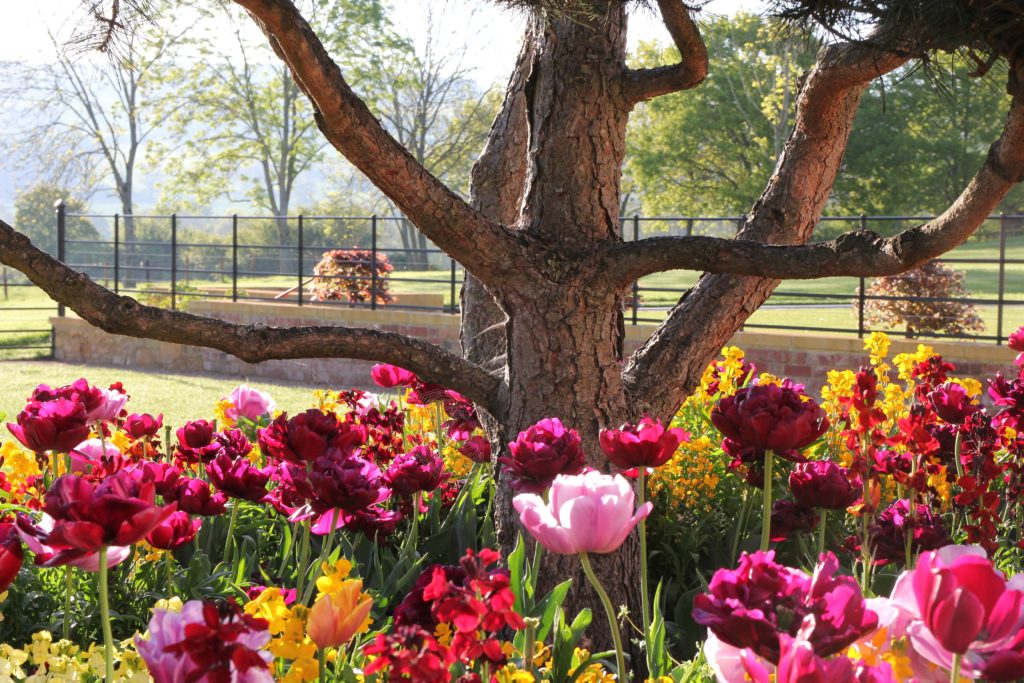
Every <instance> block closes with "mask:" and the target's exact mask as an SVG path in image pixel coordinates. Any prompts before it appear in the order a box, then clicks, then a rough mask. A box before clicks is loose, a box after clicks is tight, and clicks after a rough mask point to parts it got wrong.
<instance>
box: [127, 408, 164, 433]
mask: <svg viewBox="0 0 1024 683" xmlns="http://www.w3.org/2000/svg"><path fill="white" fill-rule="evenodd" d="M163 426H164V416H163V415H157V416H156V417H153V416H152V415H150V414H149V413H132V414H131V415H129V416H128V417H126V418H125V419H124V430H125V431H126V432H127V433H128V436H130V437H132V438H133V439H142V438H145V437H153V436H156V435H157V434H158V433H159V432H160V428H161V427H163Z"/></svg>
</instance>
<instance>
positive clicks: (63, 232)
mask: <svg viewBox="0 0 1024 683" xmlns="http://www.w3.org/2000/svg"><path fill="white" fill-rule="evenodd" d="M53 208H54V209H56V210H57V260H58V261H60V262H61V263H64V247H65V243H66V242H67V216H66V211H67V207H66V206H65V205H64V200H63V199H58V200H57V202H56V203H55V204H54V205H53ZM57 315H58V316H60V317H61V318H63V317H64V304H57Z"/></svg>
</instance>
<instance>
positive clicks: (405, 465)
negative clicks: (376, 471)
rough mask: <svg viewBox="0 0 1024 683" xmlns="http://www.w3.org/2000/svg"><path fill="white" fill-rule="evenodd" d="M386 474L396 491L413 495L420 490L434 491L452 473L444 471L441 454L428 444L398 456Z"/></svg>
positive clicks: (400, 493) (404, 494)
mask: <svg viewBox="0 0 1024 683" xmlns="http://www.w3.org/2000/svg"><path fill="white" fill-rule="evenodd" d="M384 476H385V478H386V479H387V481H388V483H390V484H391V489H392V490H393V491H394V492H395V493H397V494H398V495H400V496H411V495H412V494H414V493H417V492H419V491H433V490H434V489H436V488H437V487H438V486H440V485H441V484H443V483H444V482H445V480H447V479H448V477H449V476H450V475H449V474H448V473H447V472H445V471H444V461H443V460H442V459H441V456H439V455H438V454H437V453H435V452H434V451H432V450H430V449H429V448H427V447H426V446H416V447H415V448H413V449H412V450H411V451H409V452H408V453H403V454H401V455H399V456H398V457H396V458H395V459H394V461H392V463H391V466H390V467H388V471H387V473H385V475H384Z"/></svg>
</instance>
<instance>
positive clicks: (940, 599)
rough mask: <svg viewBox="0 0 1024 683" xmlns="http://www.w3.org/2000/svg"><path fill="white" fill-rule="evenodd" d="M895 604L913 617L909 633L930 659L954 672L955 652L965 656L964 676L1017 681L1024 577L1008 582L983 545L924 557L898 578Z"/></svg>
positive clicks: (1023, 626)
mask: <svg viewBox="0 0 1024 683" xmlns="http://www.w3.org/2000/svg"><path fill="white" fill-rule="evenodd" d="M892 601H893V603H894V604H895V605H897V606H898V607H900V608H901V609H904V610H906V611H907V612H908V613H909V614H910V615H911V617H912V618H913V621H912V622H911V623H910V625H909V626H908V627H907V633H908V634H909V635H910V641H911V643H912V645H913V647H914V649H915V650H916V651H917V652H918V653H919V654H920V655H921V656H922V657H924V658H925V659H927V660H928V661H930V662H932V663H933V664H937V665H939V666H941V667H944V668H946V669H950V668H952V665H953V655H954V653H956V654H960V655H963V660H962V669H961V671H962V673H963V675H964V676H968V677H971V678H983V679H985V680H991V681H1012V680H1016V679H1017V678H1019V675H1018V674H1019V673H1020V671H1021V668H1020V667H1021V666H1022V665H1024V656H1022V652H1021V649H1022V647H1021V646H1022V644H1024V574H1018V575H1017V576H1015V577H1013V578H1012V579H1010V580H1009V581H1007V580H1006V577H1005V576H1004V575H1003V573H1002V572H1000V571H999V570H997V569H996V568H995V567H994V566H993V564H992V561H991V560H989V559H988V558H987V557H986V556H985V551H984V550H983V549H982V548H981V547H980V546H963V545H951V546H946V547H945V548H941V549H939V550H935V551H931V552H925V553H922V554H921V557H920V559H919V561H918V565H917V568H916V569H914V570H912V571H908V572H904V573H903V574H902V575H900V577H899V579H897V581H896V586H895V587H894V588H893V593H892Z"/></svg>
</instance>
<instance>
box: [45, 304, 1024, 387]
mask: <svg viewBox="0 0 1024 683" xmlns="http://www.w3.org/2000/svg"><path fill="white" fill-rule="evenodd" d="M189 310H190V312H193V313H198V314H200V315H210V316H214V317H218V318H222V319H224V320H229V321H231V322H240V323H249V322H258V323H264V324H267V325H276V326H289V325H312V324H316V325H332V324H333V325H357V326H365V327H374V328H378V329H382V330H388V331H392V332H399V333H402V334H407V335H412V336H416V337H422V338H424V339H428V340H430V341H432V342H434V343H436V344H440V345H442V346H444V347H445V348H447V349H449V350H450V351H454V352H458V350H459V318H458V316H457V315H452V314H447V313H434V312H430V313H426V312H410V311H400V310H393V309H392V310H387V309H384V310H380V309H378V310H376V311H369V310H366V309H347V308H343V307H340V306H303V307H298V306H294V305H287V304H274V303H262V302H238V303H231V302H226V301H212V300H210V301H199V302H195V303H192V304H191V305H190V307H189ZM51 321H52V323H53V326H54V334H55V337H56V339H55V343H56V346H55V349H56V357H57V359H58V360H62V361H66V362H74V363H97V364H104V365H120V366H126V367H133V368H152V369H154V370H166V371H175V372H209V373H217V374H227V375H235V376H238V377H239V378H244V379H256V378H267V379H276V380H285V381H292V382H299V383H305V384H309V385H311V386H332V387H345V386H357V387H366V386H369V385H370V367H371V366H372V365H373V364H372V363H369V362H365V361H355V360H342V359H311V360H278V361H267V362H264V363H260V364H256V365H252V364H249V363H245V362H243V361H240V360H238V359H237V358H234V357H233V356H229V355H227V354H225V353H222V352H220V351H215V350H213V349H203V348H198V347H192V346H182V345H178V344H168V343H166V342H157V341H152V340H149V339H134V338H131V337H121V336H116V335H110V334H107V333H105V332H102V331H100V330H98V329H96V328H94V327H92V326H91V325H89V324H88V323H86V322H84V321H83V320H80V319H78V318H75V317H66V318H52V319H51ZM653 331H654V326H653V325H637V326H630V325H627V326H626V343H625V347H626V352H627V353H632V352H633V351H634V350H635V349H636V348H638V347H639V346H640V345H641V344H642V343H643V342H644V341H645V340H646V339H647V337H649V336H650V335H651V333H653ZM729 343H730V344H731V345H735V346H739V347H740V348H742V349H743V350H744V351H745V352H746V354H747V358H748V359H749V360H750V361H751V362H753V363H755V364H756V365H757V367H758V368H759V369H760V370H763V371H768V372H771V373H773V374H775V375H779V376H786V377H790V378H791V379H793V380H794V381H796V382H802V383H804V384H806V385H807V386H808V389H810V390H813V391H817V389H819V388H820V387H821V385H822V383H823V382H824V380H825V375H826V373H827V372H828V370H830V369H835V368H840V369H844V368H849V369H856V368H858V367H859V366H860V365H861V364H863V363H865V362H866V361H867V354H866V353H865V352H864V351H863V342H862V341H861V340H860V339H857V338H856V337H853V336H824V335H811V334H800V333H778V332H738V333H737V334H736V335H735V336H734V337H733V339H732V340H730V342H729ZM928 343H929V344H930V345H931V346H933V347H934V348H935V350H936V351H937V352H938V353H940V354H942V356H943V357H945V358H946V359H947V360H950V361H952V362H953V363H955V364H956V365H957V368H958V371H959V373H960V374H962V375H966V376H970V377H976V378H978V379H983V378H986V377H991V376H992V375H994V374H995V373H996V372H997V371H999V370H1002V371H1004V372H1006V371H1007V370H1008V368H1009V367H1010V366H1011V365H1012V363H1013V358H1014V353H1013V352H1012V351H1010V350H1009V349H1007V348H1005V347H1000V346H996V345H995V344H991V343H989V344H980V343H962V342H928ZM917 344H918V342H917V341H907V340H903V339H896V338H893V344H892V349H891V352H890V354H891V355H895V354H898V353H903V352H907V351H914V350H915V349H916V347H917Z"/></svg>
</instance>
